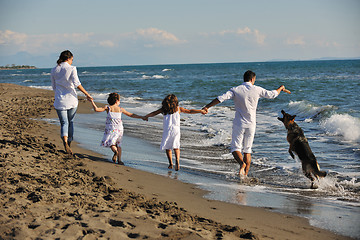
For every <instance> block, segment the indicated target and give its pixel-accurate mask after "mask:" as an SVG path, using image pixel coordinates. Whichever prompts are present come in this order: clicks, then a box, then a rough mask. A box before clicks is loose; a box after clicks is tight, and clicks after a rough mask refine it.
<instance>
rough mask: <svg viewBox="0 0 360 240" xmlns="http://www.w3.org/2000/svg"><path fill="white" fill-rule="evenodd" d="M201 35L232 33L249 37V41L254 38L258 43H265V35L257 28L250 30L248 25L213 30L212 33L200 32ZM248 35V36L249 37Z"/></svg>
mask: <svg viewBox="0 0 360 240" xmlns="http://www.w3.org/2000/svg"><path fill="white" fill-rule="evenodd" d="M201 35H203V36H206V37H208V36H213V35H220V36H226V35H234V36H240V37H244V38H247V39H249V40H250V41H252V40H255V42H256V43H257V44H259V45H263V44H264V43H265V38H266V35H265V34H263V33H260V31H259V30H257V29H254V30H251V29H250V28H249V27H244V28H243V29H242V28H238V29H235V30H223V31H220V32H213V33H201ZM249 37H250V38H249Z"/></svg>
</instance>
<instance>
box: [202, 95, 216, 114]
mask: <svg viewBox="0 0 360 240" xmlns="http://www.w3.org/2000/svg"><path fill="white" fill-rule="evenodd" d="M219 103H220V101H219V99H217V98H215V99H214V100H212V101H211V102H210V103H208V104H207V105H206V106H205V107H203V108H202V110H205V111H206V113H207V112H208V110H209V108H211V107H213V106H215V105H217V104H219Z"/></svg>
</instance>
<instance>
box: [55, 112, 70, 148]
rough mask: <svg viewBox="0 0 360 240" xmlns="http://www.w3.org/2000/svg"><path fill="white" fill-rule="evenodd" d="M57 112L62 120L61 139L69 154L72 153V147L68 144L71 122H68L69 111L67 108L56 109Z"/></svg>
mask: <svg viewBox="0 0 360 240" xmlns="http://www.w3.org/2000/svg"><path fill="white" fill-rule="evenodd" d="M56 113H57V115H58V117H59V121H60V134H61V139H62V141H63V144H64V148H65V151H66V152H67V153H68V154H72V151H71V148H70V147H69V145H68V140H69V139H68V136H69V135H68V130H69V122H68V116H67V111H66V110H56Z"/></svg>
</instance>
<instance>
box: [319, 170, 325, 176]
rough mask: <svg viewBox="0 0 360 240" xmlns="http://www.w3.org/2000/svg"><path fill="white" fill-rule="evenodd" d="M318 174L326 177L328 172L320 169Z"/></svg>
mask: <svg viewBox="0 0 360 240" xmlns="http://www.w3.org/2000/svg"><path fill="white" fill-rule="evenodd" d="M318 175H319V177H326V172H325V171H319V172H318Z"/></svg>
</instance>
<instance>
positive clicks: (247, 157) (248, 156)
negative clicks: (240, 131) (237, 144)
mask: <svg viewBox="0 0 360 240" xmlns="http://www.w3.org/2000/svg"><path fill="white" fill-rule="evenodd" d="M244 162H245V165H246V167H245V175H246V176H247V175H248V173H249V170H250V165H251V153H244Z"/></svg>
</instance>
